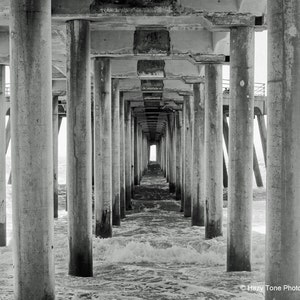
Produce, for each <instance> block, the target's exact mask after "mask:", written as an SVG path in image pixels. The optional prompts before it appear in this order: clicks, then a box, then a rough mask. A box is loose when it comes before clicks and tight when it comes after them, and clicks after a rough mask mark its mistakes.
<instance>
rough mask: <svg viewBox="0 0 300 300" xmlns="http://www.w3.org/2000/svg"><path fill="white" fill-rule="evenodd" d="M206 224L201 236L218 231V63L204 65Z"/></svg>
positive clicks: (220, 111)
mask: <svg viewBox="0 0 300 300" xmlns="http://www.w3.org/2000/svg"><path fill="white" fill-rule="evenodd" d="M205 78H206V89H205V91H206V97H205V99H206V100H205V109H206V114H205V151H206V159H205V161H206V167H205V169H206V191H205V195H206V225H205V238H207V239H211V238H214V237H217V236H220V235H222V215H223V170H222V168H223V126H222V125H223V93H222V65H220V64H208V65H206V66H205Z"/></svg>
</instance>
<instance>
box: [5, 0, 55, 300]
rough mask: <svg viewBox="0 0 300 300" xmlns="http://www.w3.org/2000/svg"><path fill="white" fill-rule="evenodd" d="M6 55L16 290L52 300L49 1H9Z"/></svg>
mask: <svg viewBox="0 0 300 300" xmlns="http://www.w3.org/2000/svg"><path fill="white" fill-rule="evenodd" d="M10 54H11V56H10V67H11V68H10V70H11V71H10V72H11V73H10V74H11V95H10V101H11V135H12V147H11V149H12V177H13V189H12V202H13V239H14V242H13V243H14V247H13V251H14V254H13V255H14V294H15V299H49V300H50V299H54V298H55V292H54V258H53V183H52V182H53V152H52V90H51V1H49V0H45V1H31V2H28V1H25V2H24V1H21V0H12V1H10ZM1 126H2V125H1ZM2 143H3V144H4V140H2ZM1 156H2V154H1ZM1 172H3V171H2V170H1Z"/></svg>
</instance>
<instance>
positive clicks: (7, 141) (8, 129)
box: [3, 109, 11, 153]
mask: <svg viewBox="0 0 300 300" xmlns="http://www.w3.org/2000/svg"><path fill="white" fill-rule="evenodd" d="M3 111H5V109H3ZM10 134H11V132H10V115H9V116H8V120H7V125H6V130H5V140H6V142H5V144H6V145H5V153H7V150H8V147H9V143H10Z"/></svg>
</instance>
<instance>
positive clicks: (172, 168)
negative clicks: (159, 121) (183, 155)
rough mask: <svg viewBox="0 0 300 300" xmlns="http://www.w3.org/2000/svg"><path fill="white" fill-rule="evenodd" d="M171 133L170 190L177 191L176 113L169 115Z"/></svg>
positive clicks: (171, 191)
mask: <svg viewBox="0 0 300 300" xmlns="http://www.w3.org/2000/svg"><path fill="white" fill-rule="evenodd" d="M168 128H169V131H168V133H169V134H168V135H169V191H170V193H175V182H176V137H175V114H174V113H172V114H169V115H168Z"/></svg>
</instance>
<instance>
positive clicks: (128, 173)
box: [124, 101, 132, 210]
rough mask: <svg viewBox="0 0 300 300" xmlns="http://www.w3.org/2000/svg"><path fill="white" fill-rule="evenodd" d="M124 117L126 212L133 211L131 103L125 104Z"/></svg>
mask: <svg viewBox="0 0 300 300" xmlns="http://www.w3.org/2000/svg"><path fill="white" fill-rule="evenodd" d="M124 105H125V107H124V117H125V156H126V159H125V185H126V189H125V203H126V210H131V209H132V207H131V195H132V193H131V178H132V175H131V144H132V143H131V108H130V102H129V101H126V102H125V103H124Z"/></svg>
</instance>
